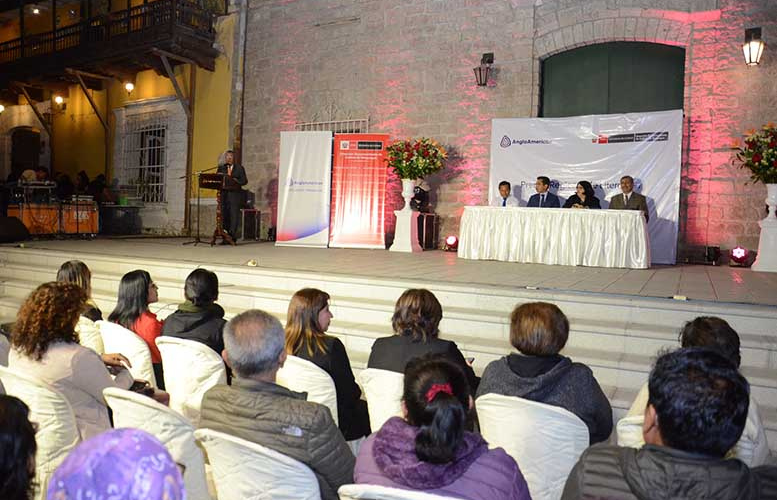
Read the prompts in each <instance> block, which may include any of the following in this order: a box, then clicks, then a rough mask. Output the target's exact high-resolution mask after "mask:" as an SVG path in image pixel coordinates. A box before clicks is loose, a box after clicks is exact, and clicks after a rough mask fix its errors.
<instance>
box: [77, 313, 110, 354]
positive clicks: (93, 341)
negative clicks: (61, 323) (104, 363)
mask: <svg viewBox="0 0 777 500" xmlns="http://www.w3.org/2000/svg"><path fill="white" fill-rule="evenodd" d="M76 333H77V334H78V343H79V344H81V345H82V346H84V347H88V348H89V349H91V350H93V351H94V352H96V353H97V354H99V355H103V354H105V347H104V346H103V337H102V335H100V328H99V327H98V326H97V325H96V324H95V322H94V321H92V320H91V319H89V318H87V317H86V316H79V318H78V324H76Z"/></svg>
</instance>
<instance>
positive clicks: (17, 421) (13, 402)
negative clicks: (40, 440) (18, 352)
mask: <svg viewBox="0 0 777 500" xmlns="http://www.w3.org/2000/svg"><path fill="white" fill-rule="evenodd" d="M29 415H30V409H29V408H28V407H27V405H26V404H24V402H22V401H21V400H20V399H17V398H15V397H13V396H6V395H0V498H2V499H3V500H30V499H31V498H32V495H33V492H34V489H35V487H34V484H33V480H34V479H35V451H36V450H37V448H38V447H37V444H36V443H35V428H34V427H33V425H32V423H30V420H29Z"/></svg>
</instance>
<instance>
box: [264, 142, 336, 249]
mask: <svg viewBox="0 0 777 500" xmlns="http://www.w3.org/2000/svg"><path fill="white" fill-rule="evenodd" d="M331 172H332V133H331V132H281V163H280V168H279V172H278V232H277V235H276V239H275V245H276V246H302V247H324V248H326V246H327V244H328V243H329V190H330V180H331V177H332V176H331Z"/></svg>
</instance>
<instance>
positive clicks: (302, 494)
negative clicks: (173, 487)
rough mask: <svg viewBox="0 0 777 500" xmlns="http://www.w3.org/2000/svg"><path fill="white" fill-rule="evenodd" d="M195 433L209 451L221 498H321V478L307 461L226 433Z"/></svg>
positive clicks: (214, 479) (233, 499) (275, 499)
mask: <svg viewBox="0 0 777 500" xmlns="http://www.w3.org/2000/svg"><path fill="white" fill-rule="evenodd" d="M194 435H195V437H196V438H197V440H198V441H199V442H200V443H202V445H203V446H204V447H205V451H206V453H207V454H208V461H209V462H210V466H211V470H212V471H213V482H214V483H216V493H217V494H218V497H219V499H224V500H241V499H251V500H320V498H321V493H320V492H319V489H318V480H317V479H316V476H315V474H313V471H312V470H310V468H309V467H308V466H306V465H305V464H303V463H301V462H298V461H297V460H294V459H292V458H289V457H287V456H286V455H283V454H282V453H278V452H277V451H275V450H271V449H270V448H267V447H265V446H262V445H259V444H256V443H252V442H251V441H246V440H245V439H240V438H237V437H234V436H230V435H229V434H224V433H223V432H217V431H214V430H211V429H197V430H196V431H194Z"/></svg>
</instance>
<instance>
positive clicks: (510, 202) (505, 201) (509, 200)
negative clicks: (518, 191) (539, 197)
mask: <svg viewBox="0 0 777 500" xmlns="http://www.w3.org/2000/svg"><path fill="white" fill-rule="evenodd" d="M510 188H511V186H510V183H509V182H507V181H502V182H500V183H499V196H497V198H496V200H494V206H495V207H517V206H518V200H516V199H515V198H513V197H512V196H510Z"/></svg>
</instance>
